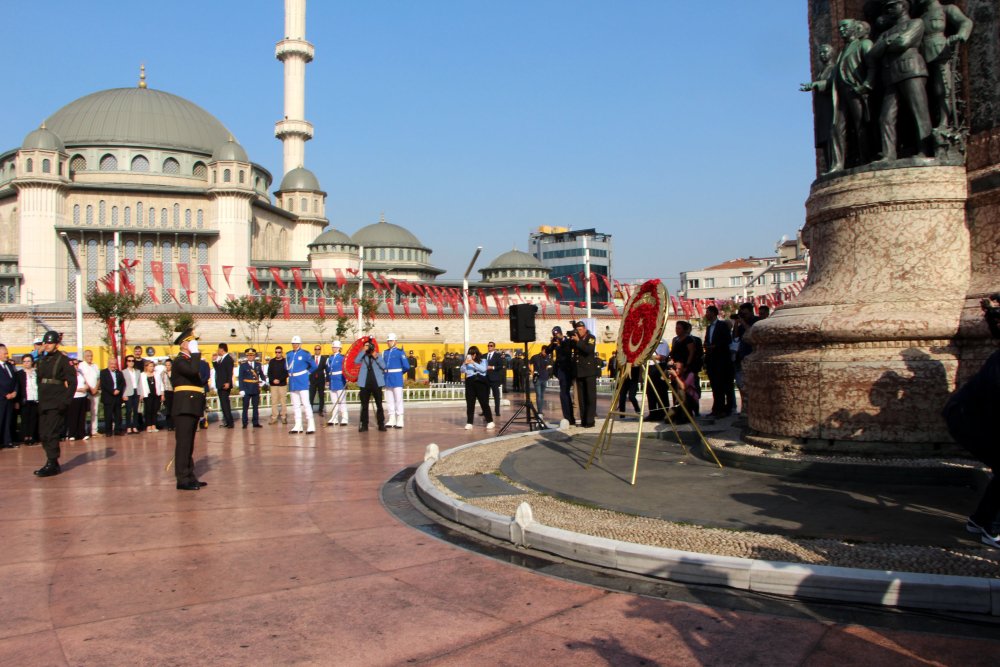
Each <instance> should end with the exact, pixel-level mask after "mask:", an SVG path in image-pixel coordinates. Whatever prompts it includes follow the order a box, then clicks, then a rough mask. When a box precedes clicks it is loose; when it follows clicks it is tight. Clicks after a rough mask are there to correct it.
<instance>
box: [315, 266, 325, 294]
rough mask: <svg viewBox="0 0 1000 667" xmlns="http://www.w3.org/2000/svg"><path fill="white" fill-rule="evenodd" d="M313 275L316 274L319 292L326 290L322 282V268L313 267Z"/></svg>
mask: <svg viewBox="0 0 1000 667" xmlns="http://www.w3.org/2000/svg"><path fill="white" fill-rule="evenodd" d="M313 275H314V276H316V284H317V285H319V291H320V292H321V293H322V292H324V291H326V286H325V285H324V283H323V270H322V269H313Z"/></svg>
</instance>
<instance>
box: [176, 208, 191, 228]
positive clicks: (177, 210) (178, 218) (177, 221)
mask: <svg viewBox="0 0 1000 667" xmlns="http://www.w3.org/2000/svg"><path fill="white" fill-rule="evenodd" d="M180 226H181V205H180V204H174V227H180ZM190 226H191V225H188V227H190Z"/></svg>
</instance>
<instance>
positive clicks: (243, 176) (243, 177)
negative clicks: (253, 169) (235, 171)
mask: <svg viewBox="0 0 1000 667" xmlns="http://www.w3.org/2000/svg"><path fill="white" fill-rule="evenodd" d="M246 178H247V174H246V172H245V171H243V170H242V169H240V183H245V182H246Z"/></svg>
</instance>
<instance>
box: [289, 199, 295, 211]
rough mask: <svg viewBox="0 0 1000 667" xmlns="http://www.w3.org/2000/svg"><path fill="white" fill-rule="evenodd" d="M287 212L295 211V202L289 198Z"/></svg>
mask: <svg viewBox="0 0 1000 667" xmlns="http://www.w3.org/2000/svg"><path fill="white" fill-rule="evenodd" d="M288 210H289V211H294V210H295V200H294V199H292V198H291V197H289V198H288Z"/></svg>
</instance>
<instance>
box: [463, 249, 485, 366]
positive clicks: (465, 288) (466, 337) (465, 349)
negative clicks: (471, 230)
mask: <svg viewBox="0 0 1000 667" xmlns="http://www.w3.org/2000/svg"><path fill="white" fill-rule="evenodd" d="M482 251H483V246H477V247H476V252H475V254H473V255H472V261H470V262H469V268H467V269H466V270H465V275H464V276H462V296H463V297H464V298H465V308H464V311H463V313H462V319H463V322H462V324H463V329H462V331H463V337H462V354H467V353H468V351H469V274H470V273H472V267H473V266H475V265H476V260H477V259H479V253H481V252H482Z"/></svg>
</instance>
